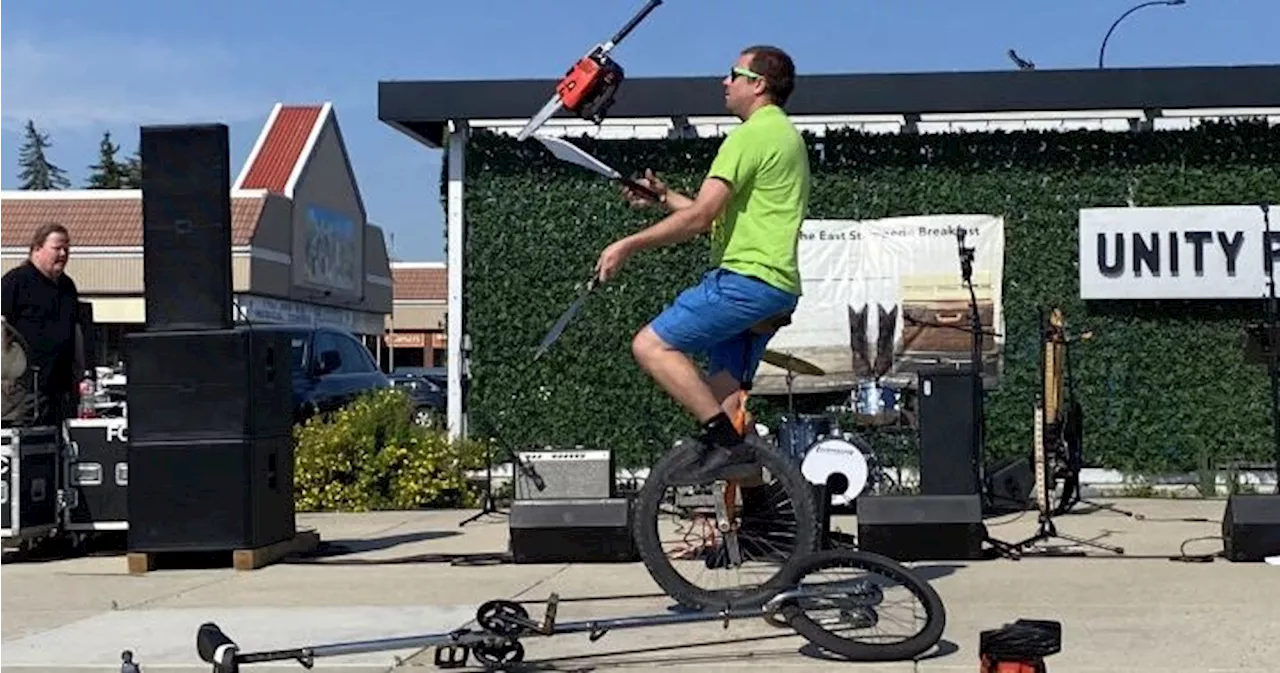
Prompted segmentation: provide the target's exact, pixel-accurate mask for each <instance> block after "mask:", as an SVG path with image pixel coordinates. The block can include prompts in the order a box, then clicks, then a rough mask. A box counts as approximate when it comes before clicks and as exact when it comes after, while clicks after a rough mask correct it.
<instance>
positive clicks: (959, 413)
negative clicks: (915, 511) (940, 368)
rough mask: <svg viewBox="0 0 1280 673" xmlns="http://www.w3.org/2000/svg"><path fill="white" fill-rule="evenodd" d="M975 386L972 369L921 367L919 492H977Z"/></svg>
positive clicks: (946, 493)
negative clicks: (923, 369) (935, 370)
mask: <svg viewBox="0 0 1280 673" xmlns="http://www.w3.org/2000/svg"><path fill="white" fill-rule="evenodd" d="M974 392H975V391H974V390H973V381H972V379H971V378H970V375H969V373H968V372H965V371H955V372H952V371H944V372H921V373H920V375H919V395H918V400H917V405H918V406H917V410H916V423H917V426H918V427H919V440H920V493H921V494H923V495H977V494H978V493H979V492H980V487H981V477H980V476H979V475H980V472H981V470H980V467H979V464H980V457H979V451H978V446H977V445H976V443H975V442H974V424H975V423H976V422H977V419H975V418H974V402H975V400H974Z"/></svg>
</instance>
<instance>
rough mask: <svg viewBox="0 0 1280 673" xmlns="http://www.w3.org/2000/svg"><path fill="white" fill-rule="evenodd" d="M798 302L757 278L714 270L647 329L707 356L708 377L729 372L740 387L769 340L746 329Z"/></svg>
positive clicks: (752, 372) (677, 346) (683, 348)
mask: <svg viewBox="0 0 1280 673" xmlns="http://www.w3.org/2000/svg"><path fill="white" fill-rule="evenodd" d="M799 300H800V298H799V297H797V296H796V295H794V294H791V293H790V292H786V291H784V290H780V289H778V288H776V287H773V286H772V285H769V284H768V283H765V282H764V281H762V280H758V279H756V278H752V277H750V276H744V275H742V274H738V273H734V272H732V271H728V270H726V269H713V270H711V271H708V272H707V273H706V274H705V275H704V276H703V277H702V281H701V282H700V283H698V284H697V285H694V286H693V287H690V288H688V289H686V290H685V291H683V292H681V293H680V295H679V296H678V297H676V300H675V302H673V303H672V304H671V305H670V306H668V307H667V308H666V309H665V310H664V311H663V312H662V313H660V314H658V317H657V318H654V319H653V322H652V323H650V326H651V327H652V328H653V331H654V332H656V333H657V334H658V336H659V337H661V338H662V340H663V341H665V342H667V344H669V345H670V346H671V347H672V348H675V349H677V350H680V351H682V352H684V353H686V354H689V355H696V354H702V353H705V354H707V355H709V356H710V359H711V362H710V363H709V365H708V366H707V373H708V374H715V373H717V372H719V371H722V370H728V371H729V373H730V374H732V375H733V378H734V380H735V381H737V382H738V383H743V382H746V381H749V380H750V378H752V377H754V376H755V373H756V368H757V367H759V366H760V359H761V358H763V357H764V350H765V346H766V345H767V344H768V343H769V339H770V338H772V337H773V334H755V333H753V332H751V331H750V328H751V326H752V325H755V324H756V323H758V322H760V321H761V320H764V319H766V318H771V317H774V316H776V315H778V314H780V313H789V312H791V311H794V310H795V308H796V304H797V303H798V302H799Z"/></svg>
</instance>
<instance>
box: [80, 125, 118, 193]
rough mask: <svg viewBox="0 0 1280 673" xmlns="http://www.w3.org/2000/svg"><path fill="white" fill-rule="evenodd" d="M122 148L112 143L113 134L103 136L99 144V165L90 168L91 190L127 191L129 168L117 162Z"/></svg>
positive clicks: (108, 133)
mask: <svg viewBox="0 0 1280 673" xmlns="http://www.w3.org/2000/svg"><path fill="white" fill-rule="evenodd" d="M119 151H120V146H119V145H116V144H114V143H112V142H111V132H110V131H107V132H106V133H103V134H102V142H101V143H99V144H98V163H96V164H93V165H92V166H90V167H89V169H90V170H91V171H93V172H92V173H90V174H89V181H88V185H87V187H88V188H89V189H126V187H125V182H126V178H127V171H128V166H127V165H126V164H122V163H120V162H119V161H117V160H116V152H119Z"/></svg>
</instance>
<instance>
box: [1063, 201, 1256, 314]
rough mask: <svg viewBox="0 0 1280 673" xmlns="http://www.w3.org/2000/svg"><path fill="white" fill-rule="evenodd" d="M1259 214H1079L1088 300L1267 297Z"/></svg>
mask: <svg viewBox="0 0 1280 673" xmlns="http://www.w3.org/2000/svg"><path fill="white" fill-rule="evenodd" d="M1265 231H1266V227H1265V221H1264V219H1263V210H1262V208H1261V207H1260V206H1171V207H1163V208H1086V209H1083V210H1081V211H1080V234H1079V235H1080V246H1079V249H1080V297H1081V298H1083V299H1233V298H1260V297H1263V296H1264V295H1266V294H1267V264H1266V258H1267V254H1268V253H1267V250H1270V251H1271V252H1270V255H1271V258H1272V259H1276V258H1278V257H1280V251H1278V250H1277V249H1278V248H1280V231H1276V230H1275V229H1274V227H1273V231H1272V238H1271V241H1272V244H1271V245H1270V246H1268V245H1266V244H1265V243H1264V242H1263V239H1264V238H1265V235H1264V234H1265Z"/></svg>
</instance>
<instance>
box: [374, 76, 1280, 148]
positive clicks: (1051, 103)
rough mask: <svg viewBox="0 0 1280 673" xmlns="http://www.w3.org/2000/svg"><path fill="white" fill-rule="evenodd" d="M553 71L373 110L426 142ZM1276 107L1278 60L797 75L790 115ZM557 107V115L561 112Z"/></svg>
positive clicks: (398, 92) (402, 92) (532, 93)
mask: <svg viewBox="0 0 1280 673" xmlns="http://www.w3.org/2000/svg"><path fill="white" fill-rule="evenodd" d="M555 85H556V80H470V81H388V82H379V83H378V118H379V119H380V120H382V121H383V122H386V123H388V124H391V125H393V126H395V127H396V128H399V129H400V130H401V131H404V132H405V133H407V134H409V135H411V136H413V137H415V138H416V139H418V140H419V141H421V142H424V143H426V144H428V145H430V146H433V147H439V146H440V145H441V144H442V142H443V139H444V135H445V125H446V123H447V122H448V121H449V120H450V119H468V120H478V119H523V118H528V117H530V116H532V115H533V114H534V113H535V112H537V110H538V109H539V108H540V107H542V105H543V103H545V102H546V101H547V99H548V98H549V97H550V96H551V92H552V91H553V90H554V89H555ZM1229 107H1280V65H1255V66H1229V67H1191V68H1105V69H1089V70H1009V71H990V72H932V73H904V74H858V75H805V76H801V77H798V78H797V84H796V91H795V94H794V95H793V96H792V98H791V101H789V103H788V104H787V111H788V112H789V113H791V114H793V115H836V114H925V113H937V112H945V113H963V112H1040V111H1057V110H1063V111H1068V110H1071V111H1078V110H1113V109H1164V110H1172V109H1188V108H1229ZM724 114H727V112H726V111H725V109H724V92H723V88H722V86H721V80H720V78H718V77H650V78H633V79H629V80H627V81H626V82H624V83H623V85H622V88H621V89H620V90H619V91H618V94H617V102H616V103H615V104H614V106H613V108H612V109H611V110H610V112H609V116H611V117H673V116H679V115H689V116H705V115H724ZM559 116H565V115H564V113H561V115H559Z"/></svg>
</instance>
